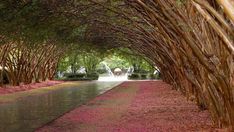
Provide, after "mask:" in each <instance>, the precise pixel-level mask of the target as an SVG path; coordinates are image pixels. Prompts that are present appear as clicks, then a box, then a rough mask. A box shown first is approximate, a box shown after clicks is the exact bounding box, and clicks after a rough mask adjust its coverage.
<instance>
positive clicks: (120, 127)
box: [37, 81, 214, 132]
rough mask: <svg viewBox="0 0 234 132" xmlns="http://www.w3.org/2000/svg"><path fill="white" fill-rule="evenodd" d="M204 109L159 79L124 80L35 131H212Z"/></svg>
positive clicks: (207, 114) (208, 116) (210, 122)
mask: <svg viewBox="0 0 234 132" xmlns="http://www.w3.org/2000/svg"><path fill="white" fill-rule="evenodd" d="M213 130H214V128H212V121H211V119H210V115H209V113H208V112H207V111H200V110H199V109H198V107H197V106H196V105H195V104H194V103H192V102H189V101H186V99H185V97H183V96H182V95H181V94H180V93H179V92H177V91H175V90H171V87H170V86H169V85H167V84H165V83H164V82H162V81H139V82H125V83H122V84H121V85H119V86H117V87H116V88H114V89H112V90H110V91H108V92H106V93H104V94H103V95H101V96H98V97H96V98H95V99H93V100H91V101H90V102H88V103H87V104H86V105H83V106H81V107H78V108H76V109H74V110H73V111H70V112H69V113H67V114H65V115H64V116H62V117H60V118H59V119H57V120H55V121H53V122H51V123H50V124H47V125H46V126H44V127H42V128H40V129H39V130H37V131H38V132H112V131H118V132H154V131H155V132H171V131H178V132H182V131H184V132H188V131H213Z"/></svg>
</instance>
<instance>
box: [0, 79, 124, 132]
mask: <svg viewBox="0 0 234 132" xmlns="http://www.w3.org/2000/svg"><path fill="white" fill-rule="evenodd" d="M119 83H120V82H91V83H88V84H82V85H80V86H79V88H77V87H70V88H64V89H59V90H56V91H50V92H48V93H46V94H43V95H36V96H33V97H32V96H31V97H30V96H28V97H24V98H22V99H20V100H17V101H14V102H10V103H5V104H0V132H30V131H33V130H35V129H36V128H38V127H40V126H43V125H44V124H46V123H48V122H50V121H52V120H53V119H56V118H58V117H59V116H61V115H63V114H64V113H66V112H68V111H70V110H72V109H74V108H75V107H78V106H79V105H81V104H83V103H85V102H87V101H88V100H90V99H92V98H94V97H95V96H97V95H99V94H101V93H103V92H105V91H107V90H109V89H110V88H112V87H113V86H115V85H117V84H119Z"/></svg>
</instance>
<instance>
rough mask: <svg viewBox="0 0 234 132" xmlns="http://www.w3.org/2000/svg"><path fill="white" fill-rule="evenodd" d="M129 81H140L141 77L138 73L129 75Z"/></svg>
mask: <svg viewBox="0 0 234 132" xmlns="http://www.w3.org/2000/svg"><path fill="white" fill-rule="evenodd" d="M128 79H130V80H131V79H140V75H139V74H138V73H133V74H131V75H128Z"/></svg>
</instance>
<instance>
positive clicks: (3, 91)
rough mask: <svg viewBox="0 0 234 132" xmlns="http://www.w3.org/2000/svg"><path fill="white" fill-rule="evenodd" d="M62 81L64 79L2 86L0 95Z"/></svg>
mask: <svg viewBox="0 0 234 132" xmlns="http://www.w3.org/2000/svg"><path fill="white" fill-rule="evenodd" d="M60 83H63V81H45V82H41V83H32V84H27V85H23V84H22V85H20V86H5V87H0V95H3V94H11V93H16V92H21V91H28V90H31V89H36V88H42V87H47V86H53V85H56V84H60Z"/></svg>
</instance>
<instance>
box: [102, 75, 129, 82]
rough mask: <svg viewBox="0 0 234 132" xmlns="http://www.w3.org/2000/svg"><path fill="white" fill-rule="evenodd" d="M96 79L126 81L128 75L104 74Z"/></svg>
mask: <svg viewBox="0 0 234 132" xmlns="http://www.w3.org/2000/svg"><path fill="white" fill-rule="evenodd" d="M98 81H102V82H109V81H110V82H113V81H128V75H127V74H125V75H120V76H105V75H100V76H99V78H98Z"/></svg>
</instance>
